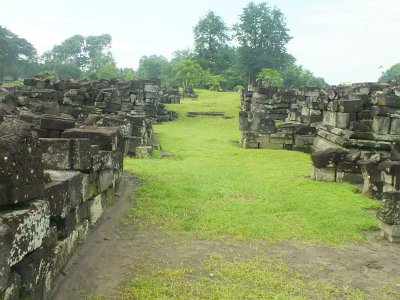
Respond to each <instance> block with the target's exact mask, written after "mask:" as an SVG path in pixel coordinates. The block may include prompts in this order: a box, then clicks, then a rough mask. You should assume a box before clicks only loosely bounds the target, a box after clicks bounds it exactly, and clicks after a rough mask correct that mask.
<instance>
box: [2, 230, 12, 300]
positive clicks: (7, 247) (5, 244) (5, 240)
mask: <svg viewBox="0 0 400 300" xmlns="http://www.w3.org/2000/svg"><path fill="white" fill-rule="evenodd" d="M11 247H12V235H11V230H10V228H9V227H8V226H7V225H5V224H1V223H0V249H1V251H0V294H1V292H2V291H4V290H5V289H6V288H7V285H8V277H9V274H10V264H9V262H8V260H9V257H10V252H11Z"/></svg>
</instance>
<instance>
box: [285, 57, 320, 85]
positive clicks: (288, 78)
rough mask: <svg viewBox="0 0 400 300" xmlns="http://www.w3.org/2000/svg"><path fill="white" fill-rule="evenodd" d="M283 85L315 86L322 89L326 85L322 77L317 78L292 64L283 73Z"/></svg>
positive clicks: (308, 71) (301, 67)
mask: <svg viewBox="0 0 400 300" xmlns="http://www.w3.org/2000/svg"><path fill="white" fill-rule="evenodd" d="M281 75H282V78H283V85H284V86H287V87H303V86H313V87H322V86H324V85H325V84H326V82H325V80H324V79H323V78H321V77H316V76H314V74H313V73H312V72H311V71H310V70H307V69H304V68H303V66H301V65H296V64H294V63H293V64H290V65H289V66H287V67H286V68H285V69H284V70H283V71H282V72H281Z"/></svg>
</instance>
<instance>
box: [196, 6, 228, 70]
mask: <svg viewBox="0 0 400 300" xmlns="http://www.w3.org/2000/svg"><path fill="white" fill-rule="evenodd" d="M227 32H228V27H227V26H226V25H225V22H224V21H223V20H222V18H221V17H220V16H217V15H216V14H215V13H214V12H213V11H209V12H208V13H207V14H206V15H205V16H204V17H203V18H201V19H200V21H199V22H198V23H197V25H196V26H195V27H194V29H193V34H194V49H195V53H196V59H197V61H198V63H199V64H200V65H201V66H202V68H203V69H210V71H211V73H213V74H218V73H220V72H222V71H223V70H225V69H226V68H227V67H228V66H229V64H230V62H229V54H228V50H227V49H228V44H227V42H228V41H229V39H230V38H229V36H228V33H227Z"/></svg>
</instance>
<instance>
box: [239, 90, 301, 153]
mask: <svg viewBox="0 0 400 300" xmlns="http://www.w3.org/2000/svg"><path fill="white" fill-rule="evenodd" d="M296 101H297V92H296V90H294V89H280V88H273V87H257V88H255V89H254V91H252V92H250V91H244V92H243V93H242V97H241V111H240V112H239V122H240V130H241V131H242V137H241V141H240V143H241V145H242V146H243V147H244V148H269V149H289V148H291V147H292V145H293V137H292V136H290V135H289V136H288V135H287V134H286V133H285V132H282V131H281V132H278V129H277V126H276V122H282V123H283V121H284V120H285V119H286V118H287V116H288V112H287V111H288V109H289V108H290V105H291V104H292V103H295V102H296Z"/></svg>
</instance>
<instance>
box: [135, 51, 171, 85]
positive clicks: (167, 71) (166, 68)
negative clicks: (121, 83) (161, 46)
mask: <svg viewBox="0 0 400 300" xmlns="http://www.w3.org/2000/svg"><path fill="white" fill-rule="evenodd" d="M137 73H138V78H140V79H151V80H159V81H161V82H166V81H167V77H169V76H171V75H172V70H171V66H170V64H169V62H168V60H167V59H166V58H165V57H164V56H161V55H160V56H158V55H150V56H146V55H145V56H142V58H141V59H140V61H139V69H138V71H137Z"/></svg>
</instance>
